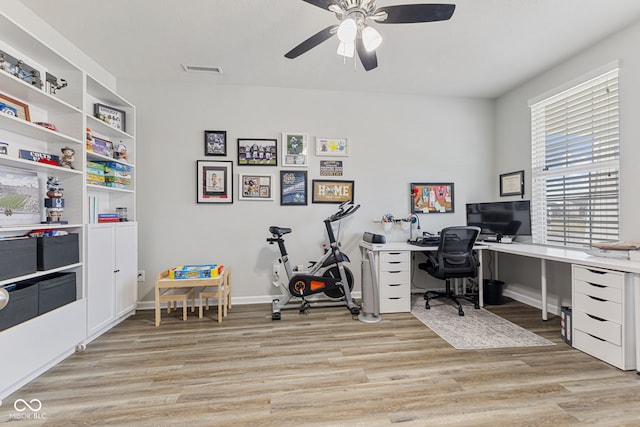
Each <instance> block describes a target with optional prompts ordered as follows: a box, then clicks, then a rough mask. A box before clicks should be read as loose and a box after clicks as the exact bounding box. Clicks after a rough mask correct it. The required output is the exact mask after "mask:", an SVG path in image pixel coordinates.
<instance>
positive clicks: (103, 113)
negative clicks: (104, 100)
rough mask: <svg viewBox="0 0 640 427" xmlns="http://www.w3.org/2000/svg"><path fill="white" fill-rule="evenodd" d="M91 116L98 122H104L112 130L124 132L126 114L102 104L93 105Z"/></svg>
mask: <svg viewBox="0 0 640 427" xmlns="http://www.w3.org/2000/svg"><path fill="white" fill-rule="evenodd" d="M93 114H94V116H95V117H96V118H97V119H98V120H101V121H103V122H105V123H106V124H108V125H109V126H111V127H112V128H116V129H118V130H121V131H122V132H126V129H127V127H126V118H127V113H125V112H124V111H122V110H118V109H117V108H113V107H109V106H107V105H103V104H94V105H93Z"/></svg>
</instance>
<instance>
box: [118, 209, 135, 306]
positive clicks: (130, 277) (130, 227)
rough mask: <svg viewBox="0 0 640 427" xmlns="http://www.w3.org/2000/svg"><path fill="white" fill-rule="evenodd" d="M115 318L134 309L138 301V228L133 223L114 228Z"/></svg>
mask: <svg viewBox="0 0 640 427" xmlns="http://www.w3.org/2000/svg"><path fill="white" fill-rule="evenodd" d="M115 272H116V273H115V290H116V294H115V298H116V317H117V318H118V317H120V316H122V315H123V314H125V313H126V312H128V311H131V310H134V309H135V308H136V303H137V301H138V227H137V224H136V223H135V222H131V223H127V224H119V225H118V226H116V227H115Z"/></svg>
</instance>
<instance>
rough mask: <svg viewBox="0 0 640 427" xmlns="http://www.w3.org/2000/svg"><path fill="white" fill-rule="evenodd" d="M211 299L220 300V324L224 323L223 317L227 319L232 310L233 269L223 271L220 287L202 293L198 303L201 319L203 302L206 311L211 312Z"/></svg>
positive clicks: (212, 287)
mask: <svg viewBox="0 0 640 427" xmlns="http://www.w3.org/2000/svg"><path fill="white" fill-rule="evenodd" d="M209 298H211V299H213V298H215V299H217V300H218V323H221V322H222V316H223V315H224V317H227V311H228V309H230V308H231V269H230V268H229V267H224V269H223V270H222V282H221V283H219V284H218V285H212V286H207V287H206V288H204V289H203V290H201V291H200V294H199V296H198V300H199V301H198V303H199V305H200V307H199V311H200V313H199V314H200V318H201V319H202V300H203V299H204V301H205V305H204V306H205V307H206V308H205V309H206V310H209Z"/></svg>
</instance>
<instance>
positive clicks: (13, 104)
mask: <svg viewBox="0 0 640 427" xmlns="http://www.w3.org/2000/svg"><path fill="white" fill-rule="evenodd" d="M0 104H4V105H6V106H8V107H9V108H4V107H3V111H2V114H8V115H10V116H16V117H18V118H20V119H22V120H26V121H28V122H30V121H31V115H30V114H29V106H28V105H27V104H25V103H24V102H20V101H18V100H17V99H13V98H11V97H9V96H7V95H4V94H2V93H0ZM14 110H15V111H14Z"/></svg>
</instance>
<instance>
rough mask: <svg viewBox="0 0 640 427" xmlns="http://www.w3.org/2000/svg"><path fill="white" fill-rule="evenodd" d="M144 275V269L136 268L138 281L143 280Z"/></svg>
mask: <svg viewBox="0 0 640 427" xmlns="http://www.w3.org/2000/svg"><path fill="white" fill-rule="evenodd" d="M145 277H146V276H145V274H144V270H138V282H144V280H145Z"/></svg>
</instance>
